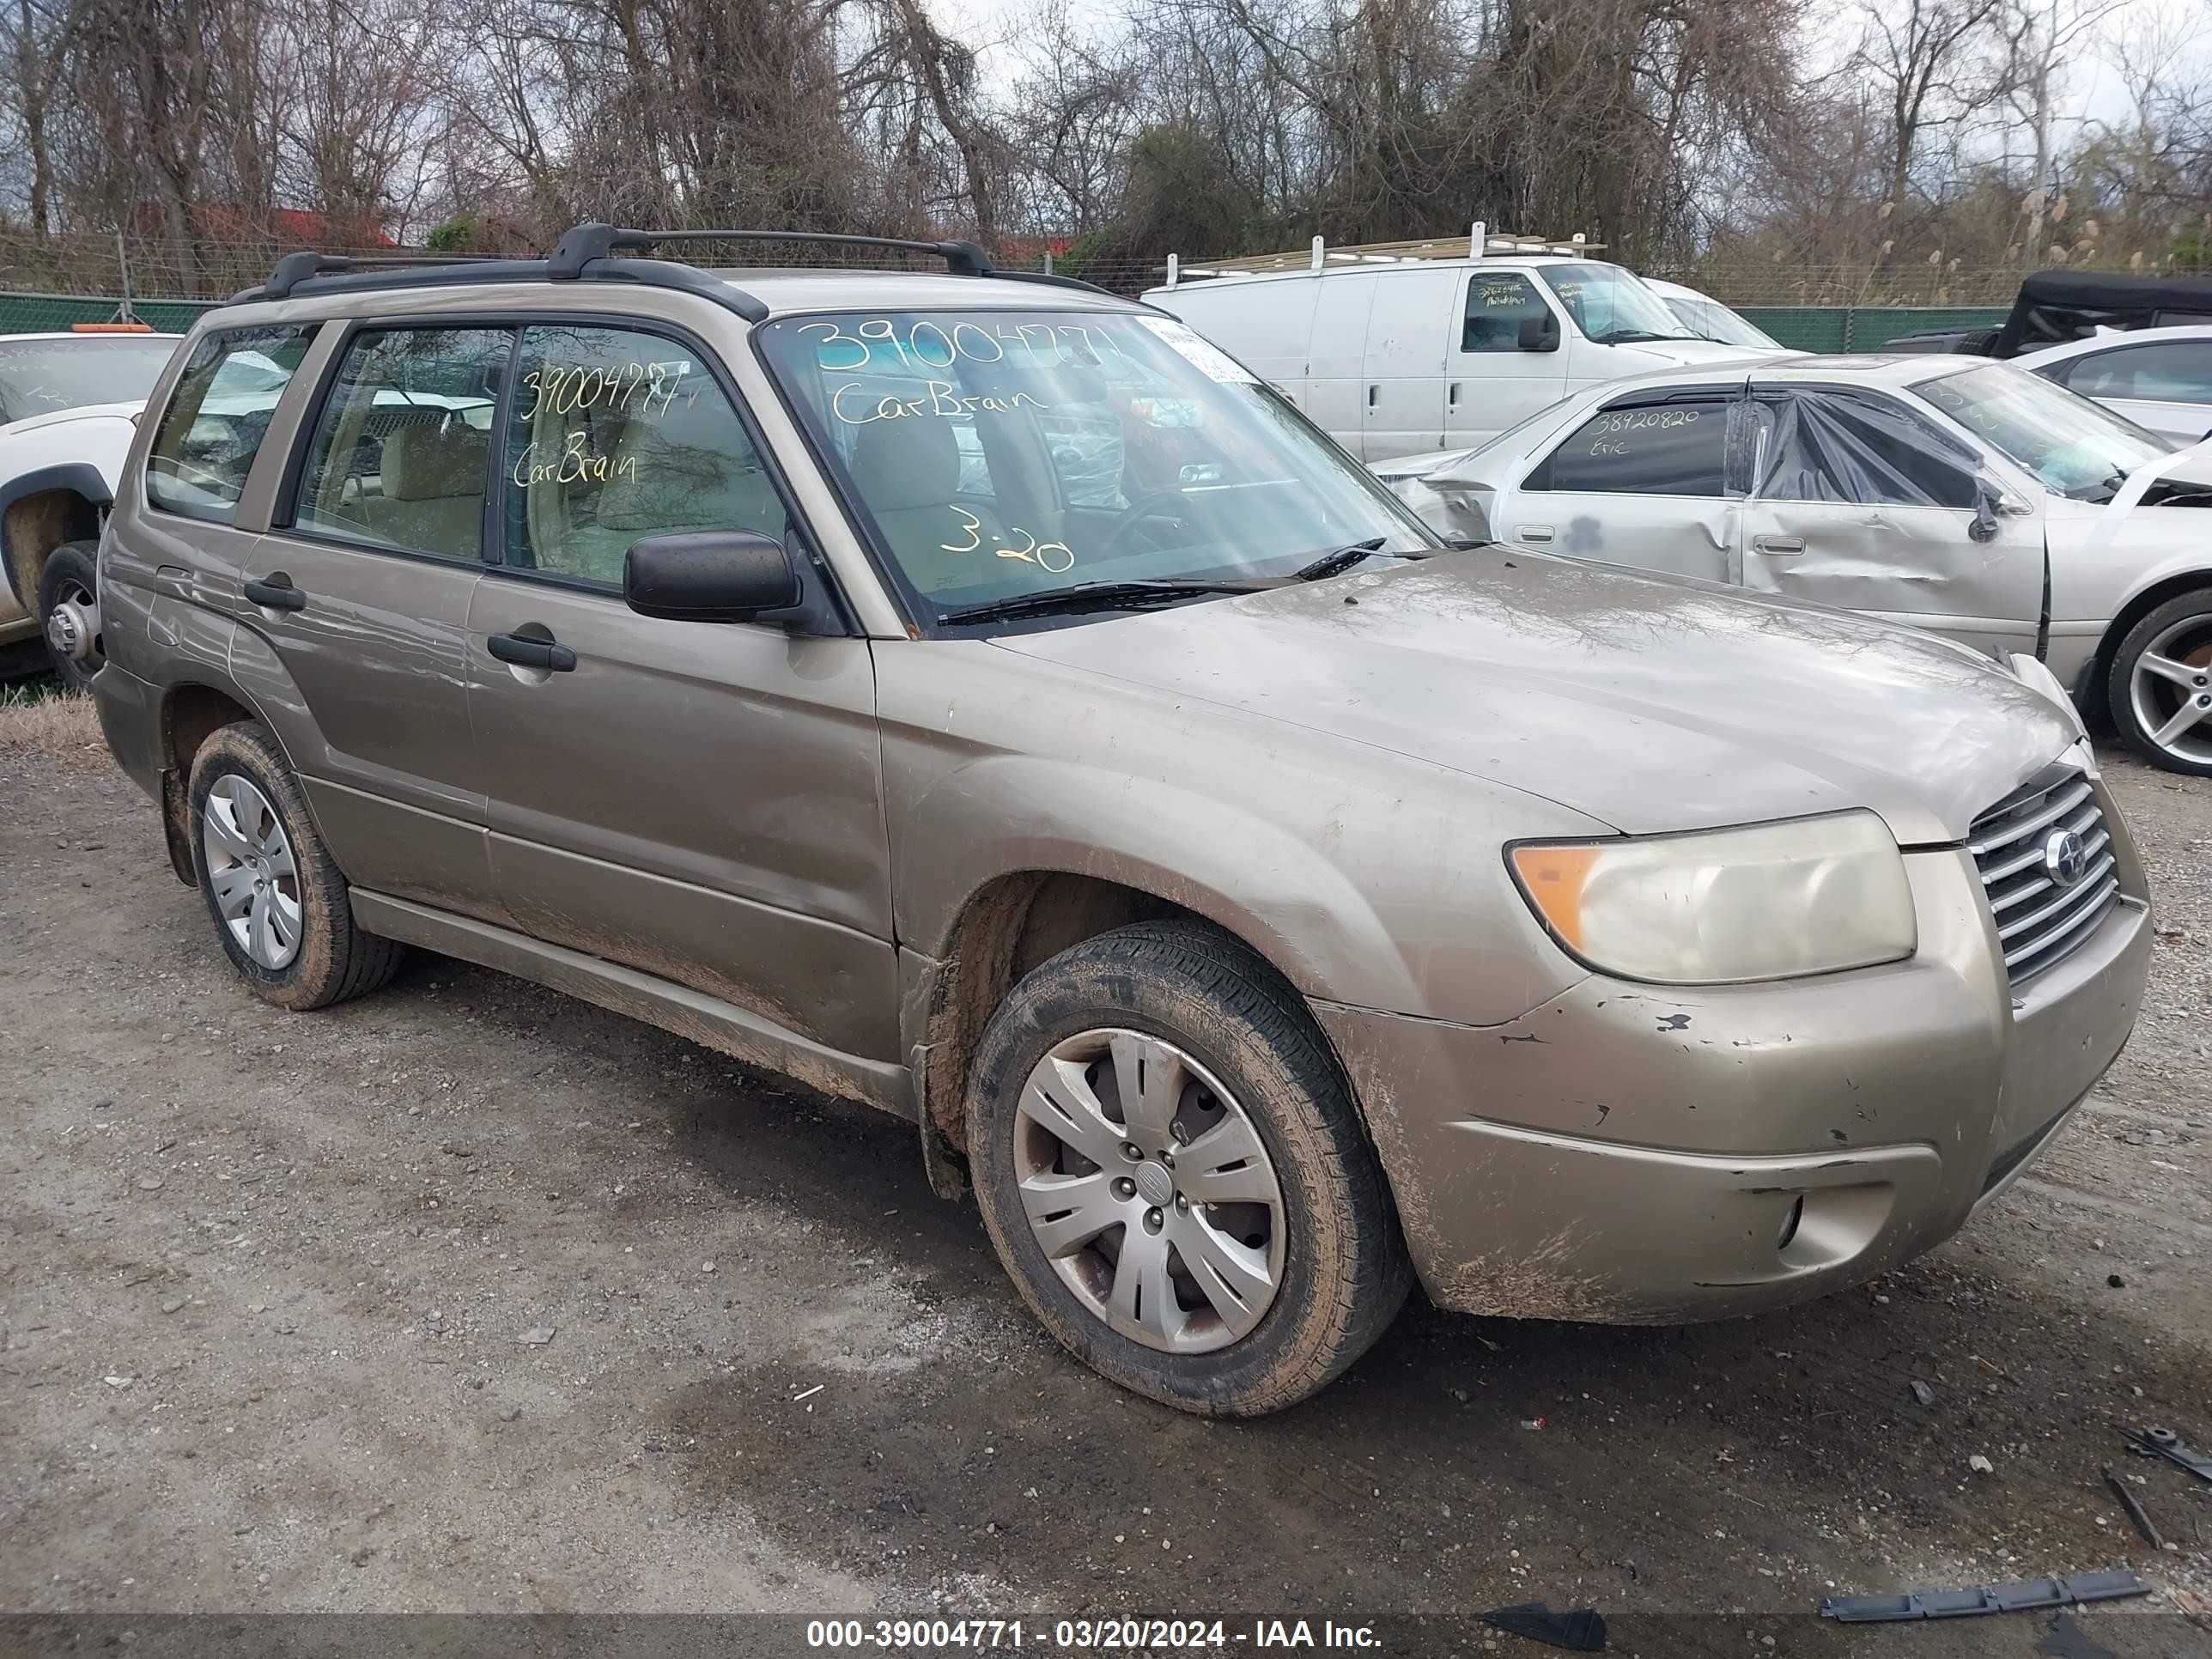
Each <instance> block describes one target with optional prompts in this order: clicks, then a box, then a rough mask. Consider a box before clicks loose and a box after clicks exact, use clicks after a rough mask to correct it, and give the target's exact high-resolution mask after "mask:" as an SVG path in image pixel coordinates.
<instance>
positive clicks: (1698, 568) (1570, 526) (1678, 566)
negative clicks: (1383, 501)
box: [1496, 387, 1740, 582]
mask: <svg viewBox="0 0 2212 1659" xmlns="http://www.w3.org/2000/svg"><path fill="white" fill-rule="evenodd" d="M1739 395H1740V394H1738V393H1735V392H1731V391H1730V390H1729V388H1727V387H1719V388H1715V387H1699V388H1680V389H1675V390H1672V391H1668V390H1659V391H1654V392H1647V393H1644V394H1641V395H1639V396H1638V397H1635V398H1623V399H1621V400H1620V401H1618V402H1615V403H1613V404H1609V405H1607V407H1606V408H1604V409H1601V410H1598V411H1597V413H1595V415H1592V416H1590V417H1589V419H1587V420H1585V421H1583V422H1580V423H1579V424H1577V426H1576V427H1575V428H1574V429H1573V430H1572V431H1571V432H1569V433H1568V434H1566V435H1565V437H1563V438H1561V439H1559V441H1557V442H1555V443H1554V444H1553V445H1552V447H1550V448H1549V449H1547V450H1546V451H1545V452H1544V453H1542V454H1541V456H1540V457H1539V458H1537V459H1536V460H1535V462H1534V465H1532V466H1531V467H1530V468H1529V469H1528V471H1527V472H1526V473H1524V474H1523V475H1522V479H1521V481H1520V487H1519V488H1518V489H1515V490H1513V491H1512V492H1511V493H1510V494H1509V495H1505V496H1504V498H1503V499H1502V500H1501V501H1500V502H1499V504H1498V512H1499V517H1500V520H1501V522H1500V523H1499V524H1498V526H1496V528H1497V531H1498V534H1499V536H1500V538H1501V539H1504V540H1505V541H1509V542H1513V543H1517V544H1521V545H1522V546H1525V547H1533V548H1537V549H1540V550H1546V551H1549V552H1553V553H1564V554H1565V555H1567V556H1569V557H1571V558H1577V559H1590V560H1595V561H1597V562H1601V563H1606V564H1622V565H1631V566H1633V567H1635V568H1638V569H1641V570H1659V571H1664V572H1666V573H1667V574H1670V575H1676V576H1695V577H1699V578H1701V579H1703V580H1706V581H1716V582H1725V581H1731V580H1735V569H1734V560H1735V544H1736V530H1735V520H1736V513H1737V502H1736V501H1735V499H1734V498H1733V497H1732V495H1731V494H1730V491H1729V467H1728V455H1729V416H1730V413H1731V410H1732V409H1733V407H1734V405H1735V403H1736V402H1737V401H1739Z"/></svg>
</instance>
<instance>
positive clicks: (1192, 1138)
mask: <svg viewBox="0 0 2212 1659" xmlns="http://www.w3.org/2000/svg"><path fill="white" fill-rule="evenodd" d="M1021 1115H1022V1121H1021V1125H1020V1127H1019V1129H1018V1132H1017V1133H1016V1134H1015V1135H1014V1137H1013V1157H1014V1177H1015V1180H1016V1181H1017V1182H1018V1183H1019V1185H1020V1188H1021V1195H1022V1207H1023V1209H1024V1211H1025V1212H1027V1214H1028V1217H1029V1224H1030V1232H1031V1233H1032V1234H1034V1235H1035V1237H1036V1241H1037V1243H1038V1244H1039V1245H1040V1246H1041V1247H1042V1249H1043V1251H1044V1253H1045V1255H1046V1257H1047V1258H1048V1260H1049V1261H1051V1262H1052V1266H1053V1271H1054V1273H1058V1274H1059V1275H1060V1279H1061V1282H1063V1283H1064V1284H1066V1286H1067V1287H1068V1289H1069V1290H1071V1291H1073V1292H1074V1293H1075V1297H1076V1299H1077V1300H1078V1301H1079V1302H1080V1303H1081V1304H1083V1305H1084V1306H1085V1308H1087V1309H1088V1310H1090V1311H1091V1313H1092V1314H1094V1315H1096V1316H1097V1317H1098V1318H1099V1319H1101V1320H1103V1321H1104V1322H1106V1323H1107V1324H1108V1325H1109V1326H1110V1327H1112V1328H1114V1329H1115V1330H1116V1331H1119V1332H1121V1334H1123V1335H1124V1336H1127V1337H1128V1338H1130V1339H1131V1340H1133V1341H1137V1342H1141V1343H1143V1344H1144V1345H1145V1346H1146V1347H1148V1348H1158V1349H1160V1350H1162V1351H1164V1352H1186V1353H1204V1352H1208V1351H1209V1350H1211V1349H1214V1348H1220V1347H1225V1346H1228V1345H1229V1344H1230V1343H1232V1342H1234V1341H1236V1340H1237V1339H1238V1338H1239V1337H1241V1336H1243V1334H1245V1333H1246V1332H1247V1331H1249V1330H1250V1329H1251V1328H1253V1327H1254V1326H1255V1325H1256V1324H1258V1323H1259V1322H1260V1316H1261V1315H1262V1314H1264V1313H1266V1312H1267V1309H1268V1308H1269V1306H1270V1305H1271V1304H1273V1302H1274V1299H1275V1292H1276V1291H1277V1290H1278V1289H1279V1288H1280V1286H1281V1284H1282V1277H1283V1253H1284V1220H1283V1194H1282V1188H1280V1186H1279V1184H1278V1183H1277V1182H1276V1179H1275V1169H1274V1165H1273V1163H1271V1162H1270V1161H1269V1159H1268V1157H1267V1148H1266V1147H1265V1146H1263V1145H1261V1140H1260V1136H1259V1133H1258V1131H1257V1130H1255V1128H1254V1127H1253V1126H1252V1121H1251V1119H1250V1118H1249V1116H1247V1115H1245V1111H1244V1109H1243V1106H1241V1105H1239V1104H1238V1103H1237V1100H1236V1098H1235V1097H1233V1096H1232V1095H1231V1093H1230V1091H1228V1090H1227V1089H1226V1088H1225V1087H1223V1086H1222V1085H1221V1084H1220V1082H1219V1081H1218V1080H1217V1079H1215V1078H1214V1077H1212V1075H1211V1074H1210V1073H1208V1072H1207V1071H1206V1068H1205V1067H1204V1066H1200V1064H1199V1063H1198V1062H1197V1060H1194V1059H1193V1058H1192V1057H1191V1056H1190V1055H1189V1054H1186V1053H1184V1052H1183V1050H1182V1049H1181V1048H1177V1047H1176V1045H1175V1044H1174V1043H1172V1042H1166V1041H1164V1039H1162V1038H1159V1037H1155V1036H1146V1034H1144V1033H1142V1032H1139V1031H1124V1030H1091V1031H1084V1032H1080V1033H1079V1034H1077V1035H1076V1036H1072V1037H1069V1038H1067V1039H1066V1041H1064V1042H1060V1043H1057V1044H1055V1045H1054V1048H1053V1049H1052V1051H1051V1052H1050V1053H1049V1054H1047V1055H1046V1056H1045V1057H1044V1058H1043V1059H1042V1060H1040V1061H1038V1062H1037V1065H1036V1069H1035V1070H1033V1071H1032V1072H1031V1073H1030V1077H1029V1081H1028V1083H1027V1084H1026V1085H1024V1087H1023V1090H1022V1095H1021Z"/></svg>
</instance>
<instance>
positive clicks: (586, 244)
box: [546, 223, 1001, 283]
mask: <svg viewBox="0 0 2212 1659" xmlns="http://www.w3.org/2000/svg"><path fill="white" fill-rule="evenodd" d="M669 242H814V243H818V244H822V245H824V246H829V247H879V248H890V249H893V250H895V251H896V252H901V253H926V254H928V255H930V256H931V257H933V258H939V259H942V260H944V261H945V269H946V270H949V271H951V273H952V274H953V275H954V276H998V275H1000V274H1001V273H1000V271H999V270H998V268H997V267H996V266H995V265H994V264H992V263H991V256H990V255H989V254H987V253H986V252H983V250H982V249H981V248H980V247H978V246H975V243H973V242H958V241H954V242H922V241H914V240H908V239H907V238H905V237H900V236H851V235H846V234H842V233H836V232H829V231H814V230H623V229H621V228H618V227H617V226H614V225H603V224H596V223H594V224H582V225H578V226H576V227H575V228H574V229H572V230H570V231H569V232H568V234H566V235H564V236H563V237H562V239H561V240H560V241H559V242H558V243H556V245H555V246H554V249H553V252H552V253H551V254H550V256H549V257H548V258H547V260H546V264H548V266H549V267H550V270H549V272H548V274H549V275H550V276H551V277H552V278H553V280H554V281H555V282H556V283H557V282H565V281H569V280H573V279H574V278H575V277H578V276H582V275H583V270H584V266H585V265H586V264H588V263H589V262H590V261H592V260H593V259H605V258H611V257H612V256H613V255H615V254H616V253H618V252H640V253H642V252H649V251H650V250H652V249H653V248H656V247H659V246H662V245H663V244H665V243H669Z"/></svg>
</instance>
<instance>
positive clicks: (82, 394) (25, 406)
mask: <svg viewBox="0 0 2212 1659" xmlns="http://www.w3.org/2000/svg"><path fill="white" fill-rule="evenodd" d="M175 348H176V340H175V339H174V338H173V337H170V336H168V335H162V334H142V335H135V336H134V335H128V334H125V335H99V334H89V335H80V336H77V337H74V338H71V339H66V340H39V339H30V340H6V339H0V425H5V424H6V423H7V422H9V421H27V420H29V419H30V418H31V416H33V415H53V414H58V413H59V412H60V411H61V410H65V409H87V408H89V407H90V406H91V405H93V404H137V403H143V402H145V401H146V396H147V394H148V393H149V392H152V391H153V389H154V382H155V380H159V379H161V371H162V369H164V368H167V366H168V362H169V353H170V352H171V351H173V349H175Z"/></svg>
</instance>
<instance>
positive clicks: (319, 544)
mask: <svg viewBox="0 0 2212 1659" xmlns="http://www.w3.org/2000/svg"><path fill="white" fill-rule="evenodd" d="M512 347H513V332H512V331H510V330H507V329H502V328H492V327H452V326H441V327H435V328H433V327H422V328H416V327H402V328H388V327H376V328H362V329H358V330H356V331H355V332H354V333H353V334H352V335H351V336H350V337H348V339H347V340H346V341H345V343H344V344H343V348H342V349H341V350H340V351H339V353H338V354H337V361H336V365H335V367H334V368H333V370H332V372H331V375H330V376H329V377H328V379H327V382H326V384H325V386H324V387H323V388H322V390H321V392H320V397H319V406H318V408H317V409H316V410H315V413H314V416H313V422H312V425H311V428H310V433H309V437H308V440H307V444H306V445H305V447H304V448H303V449H302V451H301V455H300V458H299V462H298V469H299V471H298V477H297V480H296V483H295V485H294V487H293V488H292V489H291V490H290V492H289V499H283V500H280V501H279V503H278V507H277V513H276V523H275V524H274V526H272V527H271V528H270V532H269V533H268V534H267V535H266V536H264V537H263V538H261V539H260V541H259V542H258V544H256V545H255V546H254V548H253V550H252V553H251V554H250V555H249V556H248V557H247V560H246V568H245V570H244V572H243V577H244V580H243V582H242V585H241V586H240V592H239V596H238V607H237V611H236V614H237V617H238V619H239V622H240V628H241V643H243V638H244V635H246V634H247V633H250V634H251V635H254V636H257V637H258V639H259V640H260V641H263V642H264V644H265V646H266V647H267V648H268V649H269V650H270V651H272V652H273V653H275V654H276V657H277V658H278V659H280V660H281V661H282V663H283V669H284V671H285V674H286V676H287V677H288V678H289V680H290V681H291V683H292V684H293V685H295V686H296V687H297V688H298V692H299V696H301V699H303V700H304V702H306V704H307V718H308V720H309V722H310V725H311V726H312V729H313V733H314V738H315V742H314V746H313V750H312V752H307V753H301V752H297V751H296V750H295V752H294V753H293V755H292V760H293V763H294V765H295V767H296V768H297V769H298V770H299V773H300V775H301V782H302V784H303V785H304V786H305V787H306V790H307V799H308V801H309V803H310V804H311V805H313V808H314V811H315V818H316V822H317V823H318V824H319V826H320V828H321V829H322V831H323V834H324V836H325V839H327V840H328V841H329V842H330V843H331V852H332V854H333V855H334V856H335V858H336V859H337V863H338V865H339V866H340V867H341V868H343V870H344V871H345V872H346V874H347V876H348V877H349V878H350V879H351V880H352V881H353V882H355V883H356V884H358V885H360V886H362V887H365V888H368V889H371V890H374V891H377V892H383V893H390V894H393V895H395V896H399V897H403V898H410V899H416V900H419V901H421V902H423V903H427V904H434V905H436V906H438V907H439V908H442V909H450V910H457V911H461V912H464V913H466V914H470V915H482V916H486V917H489V918H492V919H495V920H496V919H498V917H499V915H500V914H501V912H500V910H499V906H498V902H497V900H496V898H495V896H493V894H492V890H491V882H490V879H489V874H490V866H489V862H488V861H487V859H486V856H485V850H484V801H483V792H482V788H481V786H480V785H478V784H477V781H476V780H475V777H474V773H475V769H476V751H475V746H474V744H472V743H471V739H470V736H469V711H468V702H467V694H466V690H465V687H466V674H465V663H466V653H465V648H464V647H465V633H464V630H465V625H466V623H467V619H468V609H469V596H470V595H471V593H473V592H475V590H476V586H477V581H478V580H480V579H481V576H482V574H483V563H482V557H481V556H482V551H483V541H484V512H485V501H486V498H487V482H488V479H489V471H490V467H491V464H492V456H491V450H490V444H489V428H490V425H491V415H492V410H493V408H494V406H495V402H496V399H497V398H498V396H499V392H500V388H501V382H502V381H503V380H504V378H505V376H506V374H507V359H508V356H509V354H510V352H511V350H512Z"/></svg>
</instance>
